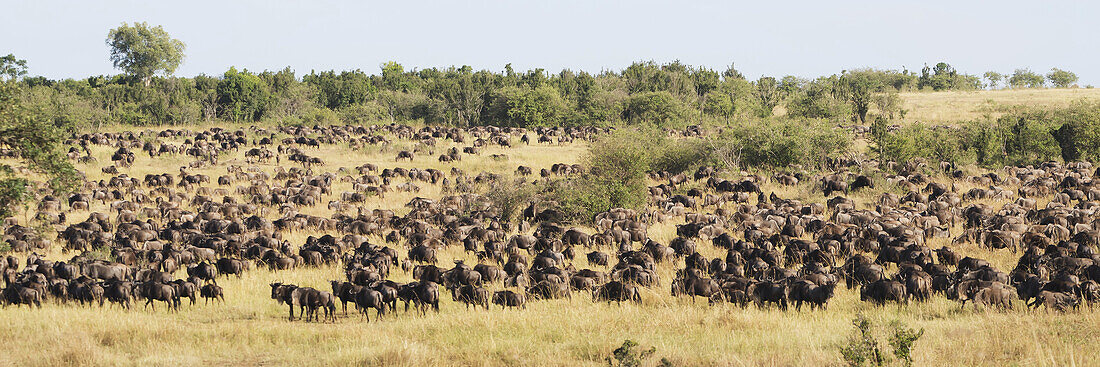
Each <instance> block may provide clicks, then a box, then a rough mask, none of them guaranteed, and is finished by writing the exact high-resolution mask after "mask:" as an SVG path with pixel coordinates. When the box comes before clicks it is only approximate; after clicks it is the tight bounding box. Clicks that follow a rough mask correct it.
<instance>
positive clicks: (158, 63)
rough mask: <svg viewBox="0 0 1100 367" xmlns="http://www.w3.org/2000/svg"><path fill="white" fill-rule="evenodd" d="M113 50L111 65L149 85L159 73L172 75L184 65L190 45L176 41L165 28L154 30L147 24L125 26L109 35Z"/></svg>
mask: <svg viewBox="0 0 1100 367" xmlns="http://www.w3.org/2000/svg"><path fill="white" fill-rule="evenodd" d="M107 46H110V47H111V62H112V63H114V65H115V67H116V68H119V69H122V71H123V72H125V73H126V74H129V75H130V76H132V77H134V78H137V79H138V80H141V82H142V83H144V84H145V86H147V87H148V86H149V82H150V81H151V80H152V79H153V75H156V74H157V73H158V72H160V73H164V74H165V75H170V74H172V73H173V72H175V71H176V69H177V68H179V66H180V64H181V63H183V51H184V50H185V49H186V48H187V45H185V44H184V43H183V41H180V40H178V39H175V38H172V37H171V36H169V35H168V32H165V31H164V28H163V27H161V26H159V25H158V26H156V27H150V26H149V25H148V24H146V23H145V22H140V23H134V25H132V26H131V25H129V24H126V23H122V25H121V26H119V27H118V28H115V29H112V30H111V31H110V32H107Z"/></svg>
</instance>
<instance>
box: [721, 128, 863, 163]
mask: <svg viewBox="0 0 1100 367" xmlns="http://www.w3.org/2000/svg"><path fill="white" fill-rule="evenodd" d="M711 144H712V147H711V149H712V150H713V153H714V155H713V157H714V158H715V160H717V161H721V162H723V163H725V164H726V165H727V166H737V167H730V168H755V167H768V168H785V167H789V166H791V165H795V164H799V165H804V166H816V167H819V166H822V165H823V164H824V163H825V161H826V158H828V157H835V156H837V155H839V154H840V153H843V152H845V151H847V150H848V148H849V147H850V146H851V144H852V137H851V134H849V133H848V132H847V131H844V130H839V129H835V128H833V126H831V125H830V124H827V123H824V122H821V121H818V120H809V121H791V120H759V121H751V122H744V123H741V124H738V125H735V126H733V127H731V128H729V129H727V130H726V131H724V132H723V133H722V134H721V135H720V136H719V137H718V138H716V139H714V140H712V141H711Z"/></svg>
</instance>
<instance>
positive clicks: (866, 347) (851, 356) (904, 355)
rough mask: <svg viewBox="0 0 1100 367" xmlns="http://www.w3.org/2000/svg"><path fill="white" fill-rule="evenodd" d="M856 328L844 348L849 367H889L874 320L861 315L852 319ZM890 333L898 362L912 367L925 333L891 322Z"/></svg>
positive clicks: (898, 322) (843, 355)
mask: <svg viewBox="0 0 1100 367" xmlns="http://www.w3.org/2000/svg"><path fill="white" fill-rule="evenodd" d="M852 326H853V327H855V332H854V333H852V335H851V336H849V337H848V339H847V340H846V341H845V344H843V345H841V346H840V355H841V357H842V358H844V361H845V362H848V365H849V366H865V365H869V366H885V365H887V362H891V361H889V360H887V355H886V354H884V353H883V351H882V350H881V348H880V347H879V345H880V344H881V343H880V342H879V339H878V337H877V336H876V335H875V334H876V333H875V331H874V324H873V323H872V322H871V320H869V319H867V317H865V316H863V315H862V314H859V315H856V318H855V319H852ZM890 332H891V333H890V336H889V338H888V343H889V344H890V347H891V348H892V349H893V354H894V357H896V358H897V360H896V361H897V362H899V363H900V364H901V365H903V366H906V367H908V366H912V365H913V345H914V344H916V342H917V340H918V339H920V338H921V336H923V335H924V329H920V330H919V331H918V330H913V329H910V328H907V327H906V326H905V325H904V324H902V323H901V322H900V321H897V320H894V321H892V322H890Z"/></svg>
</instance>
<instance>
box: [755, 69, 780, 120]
mask: <svg viewBox="0 0 1100 367" xmlns="http://www.w3.org/2000/svg"><path fill="white" fill-rule="evenodd" d="M753 95H754V96H755V97H756V100H757V102H759V103H760V110H759V111H758V112H759V115H760V117H768V116H771V115H772V110H773V109H775V106H777V105H779V102H780V100H781V99H783V95H782V93H780V91H779V83H778V82H776V80H775V78H772V77H770V76H764V77H760V79H759V80H757V81H756V90H755V91H753Z"/></svg>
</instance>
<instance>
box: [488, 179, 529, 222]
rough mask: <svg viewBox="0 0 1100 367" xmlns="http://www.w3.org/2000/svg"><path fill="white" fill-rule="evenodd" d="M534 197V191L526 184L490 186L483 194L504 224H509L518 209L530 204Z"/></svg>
mask: <svg viewBox="0 0 1100 367" xmlns="http://www.w3.org/2000/svg"><path fill="white" fill-rule="evenodd" d="M534 196H535V190H534V188H533V187H532V186H531V185H528V184H519V185H507V184H503V185H500V184H498V185H490V187H489V190H488V191H486V192H485V197H486V198H488V199H489V202H490V203H492V206H493V208H495V209H497V210H498V211H499V212H500V217H499V218H500V219H501V220H502V221H503V222H504V223H511V222H512V219H514V218H515V217H516V214H517V213H519V211H520V209H521V208H522V207H523V206H525V205H527V204H528V203H529V202H531V200H532V199H533V198H534Z"/></svg>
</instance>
